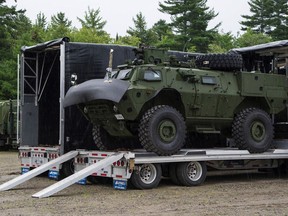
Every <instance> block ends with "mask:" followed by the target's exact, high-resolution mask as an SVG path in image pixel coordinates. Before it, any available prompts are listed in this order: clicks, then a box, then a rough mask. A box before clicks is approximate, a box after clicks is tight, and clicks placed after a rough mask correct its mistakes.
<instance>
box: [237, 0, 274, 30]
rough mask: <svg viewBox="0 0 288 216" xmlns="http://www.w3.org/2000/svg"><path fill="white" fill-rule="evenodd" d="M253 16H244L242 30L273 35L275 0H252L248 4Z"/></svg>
mask: <svg viewBox="0 0 288 216" xmlns="http://www.w3.org/2000/svg"><path fill="white" fill-rule="evenodd" d="M248 4H249V6H250V12H251V14H252V15H250V16H249V15H242V17H243V18H244V19H245V21H242V22H240V23H241V25H243V27H242V30H247V29H248V28H250V29H252V30H253V31H255V32H259V33H267V34H269V33H271V31H272V16H273V10H274V9H273V6H274V0H251V1H250V2H248Z"/></svg>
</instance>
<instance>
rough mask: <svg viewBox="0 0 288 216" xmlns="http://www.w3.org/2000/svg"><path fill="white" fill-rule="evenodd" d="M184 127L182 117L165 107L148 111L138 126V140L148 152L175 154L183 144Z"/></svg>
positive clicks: (172, 109)
mask: <svg viewBox="0 0 288 216" xmlns="http://www.w3.org/2000/svg"><path fill="white" fill-rule="evenodd" d="M185 139H186V125H185V121H184V119H183V117H182V115H181V114H180V113H179V112H178V111H177V110H176V109H174V108H172V107H170V106H166V105H161V106H155V107H153V108H151V109H149V110H148V111H147V112H146V113H145V114H144V115H143V117H142V119H141V121H140V125H139V140H140V143H141V145H142V146H143V147H144V148H145V149H146V150H147V151H149V152H155V153H157V154H158V155H171V154H174V153H177V152H178V151H179V150H180V149H181V148H182V147H183V146H184V144H185Z"/></svg>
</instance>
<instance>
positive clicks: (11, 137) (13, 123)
mask: <svg viewBox="0 0 288 216" xmlns="http://www.w3.org/2000/svg"><path fill="white" fill-rule="evenodd" d="M16 112H17V101H16V100H4V101H0V149H9V148H14V149H16V148H17V147H18V144H17V140H16V137H17V135H16V132H17V113H16Z"/></svg>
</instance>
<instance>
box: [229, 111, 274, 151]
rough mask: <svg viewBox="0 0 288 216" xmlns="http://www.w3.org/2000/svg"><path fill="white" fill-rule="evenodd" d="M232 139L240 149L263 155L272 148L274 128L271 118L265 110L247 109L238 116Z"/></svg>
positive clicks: (233, 126)
mask: <svg viewBox="0 0 288 216" xmlns="http://www.w3.org/2000/svg"><path fill="white" fill-rule="evenodd" d="M232 137H233V139H234V141H235V144H236V146H237V147H238V148H239V149H246V150H248V151H249V152H250V153H261V152H265V151H267V150H268V149H269V148H271V147H272V141H273V137H274V128H273V124H272V121H271V118H270V116H269V115H268V114H267V113H266V112H265V111H263V110H261V109H257V108H247V109H244V110H242V111H241V112H240V113H239V114H238V115H236V117H235V119H234V121H233V124H232Z"/></svg>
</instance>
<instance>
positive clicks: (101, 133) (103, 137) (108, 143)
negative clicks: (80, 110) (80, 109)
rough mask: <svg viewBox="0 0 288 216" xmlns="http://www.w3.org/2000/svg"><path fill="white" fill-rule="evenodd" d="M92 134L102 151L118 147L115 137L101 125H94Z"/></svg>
mask: <svg viewBox="0 0 288 216" xmlns="http://www.w3.org/2000/svg"><path fill="white" fill-rule="evenodd" d="M92 136H93V140H94V143H95V145H96V147H97V148H98V149H99V150H101V151H106V150H113V149H115V148H117V147H116V146H115V138H114V137H112V136H110V135H109V134H108V133H107V131H105V130H104V129H103V128H102V127H101V126H99V125H93V128H92Z"/></svg>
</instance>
